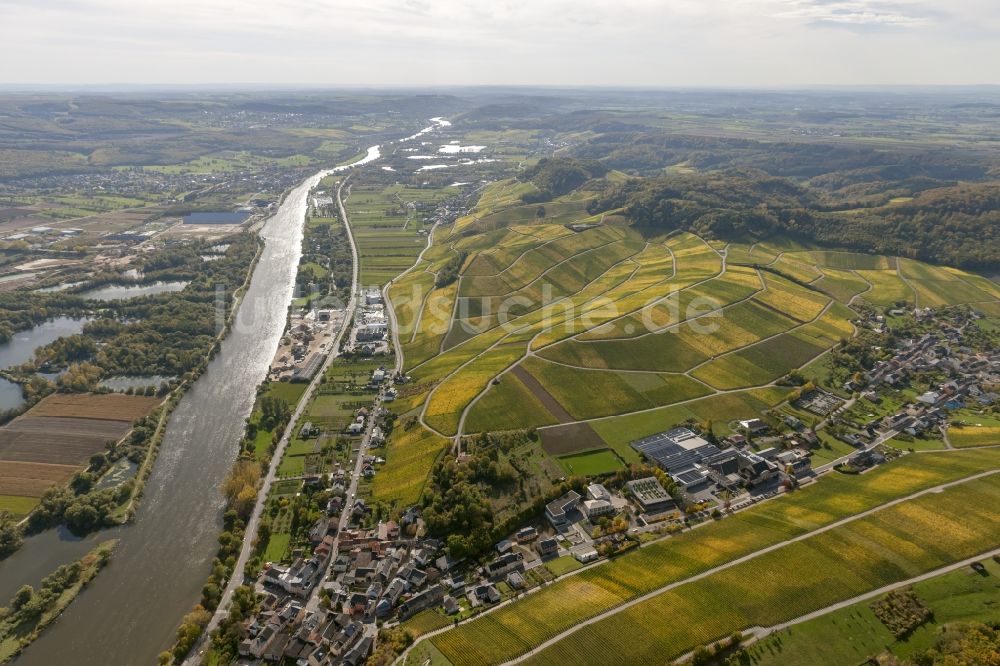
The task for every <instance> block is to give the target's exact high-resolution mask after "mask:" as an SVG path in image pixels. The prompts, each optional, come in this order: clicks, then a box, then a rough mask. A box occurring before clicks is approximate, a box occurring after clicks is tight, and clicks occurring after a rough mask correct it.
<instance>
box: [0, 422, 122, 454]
mask: <svg viewBox="0 0 1000 666" xmlns="http://www.w3.org/2000/svg"><path fill="white" fill-rule="evenodd" d="M130 428H131V425H130V423H129V422H127V421H108V420H100V419H77V418H65V419H61V418H53V417H33V416H22V417H20V418H17V419H14V420H13V421H12V422H11V423H9V424H8V425H7V426H6V427H5V428H2V429H0V461H8V460H11V461H14V460H16V461H21V462H41V463H48V464H54V465H82V464H84V463H86V462H87V458H89V457H90V455H91V454H92V453H94V452H96V451H103V450H104V444H105V442H108V441H109V440H111V441H117V440H119V439H121V438H122V437H123V436H124V435H125V433H127V432H128V431H129V429H130Z"/></svg>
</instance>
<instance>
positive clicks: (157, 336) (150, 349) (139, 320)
mask: <svg viewBox="0 0 1000 666" xmlns="http://www.w3.org/2000/svg"><path fill="white" fill-rule="evenodd" d="M227 242H229V243H230V247H229V249H228V250H227V251H226V254H225V255H224V256H223V257H222V258H221V259H219V260H217V261H211V262H203V261H202V260H201V258H200V254H199V250H200V248H198V247H194V246H187V247H178V248H167V249H164V250H161V251H160V252H157V253H156V254H154V255H153V256H152V257H150V258H149V259H147V260H146V261H145V262H144V265H143V271H144V272H143V275H144V281H147V282H149V281H156V280H164V279H171V280H190V283H189V284H188V285H187V286H186V287H185V288H184V290H183V291H180V292H175V293H165V294H157V295H153V296H146V297H142V298H134V299H128V300H122V301H108V302H106V303H100V304H94V303H91V304H90V305H91V310H92V311H93V312H94V313H96V315H97V317H96V318H95V319H94V320H93V321H90V322H88V323H87V324H86V325H85V326H84V328H83V332H82V333H80V334H78V335H71V336H66V337H62V338H59V339H58V340H56V341H55V342H53V343H52V344H50V345H48V346H46V347H43V348H41V349H39V350H38V351H37V352H36V358H35V361H34V363H33V366H34V367H46V368H49V369H65V368H72V369H74V371H75V372H74V373H71V374H74V375H82V376H83V379H82V380H80V381H82V383H83V384H85V385H86V384H90V383H91V381H90V379H89V377H90V375H95V376H94V377H93V379H94V381H96V380H97V379H99V378H100V376H101V375H103V376H114V375H128V376H144V375H150V374H159V375H164V376H180V375H182V374H184V373H185V372H188V371H190V370H192V369H193V368H194V367H196V366H197V365H198V363H199V362H200V361H201V360H202V359H204V357H205V355H206V353H207V352H208V350H209V349H210V348H211V346H212V344H213V343H214V339H215V336H216V335H217V334H218V333H219V326H220V324H221V321H224V319H225V316H226V315H227V314H228V312H229V311H230V309H231V308H232V307H233V305H234V304H235V301H234V291H235V290H236V289H237V288H238V287H239V286H240V285H241V284H242V283H243V281H244V279H245V277H246V274H247V270H248V269H249V268H250V265H251V263H252V262H253V258H254V256H255V255H256V253H257V239H256V238H255V237H254V236H251V235H249V234H244V235H239V236H235V237H233V238H231V239H229V240H228V241H227ZM14 293H17V294H22V296H23V298H24V299H26V303H28V304H29V305H28V306H27V308H26V309H30V302H31V299H32V298H35V297H37V296H36V295H35V294H31V293H28V292H14ZM75 298H76V300H70V301H68V302H69V303H71V304H75V303H77V302H79V301H80V300H81V299H80V297H79V296H77V297H75ZM220 303H223V304H224V305H225V311H224V312H219V311H217V309H218V305H219V304H220ZM74 307H75V305H74ZM59 314H63V312H62V311H60V312H59ZM84 364H86V365H84ZM89 368H95V369H96V371H94V372H86V371H87V370H88V369H89ZM76 380H79V377H70V378H67V380H66V381H68V382H70V383H71V384H74V383H78V382H77V381H76ZM68 388H79V389H84V388H86V386H82V387H77V386H68Z"/></svg>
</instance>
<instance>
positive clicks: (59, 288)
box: [35, 280, 87, 294]
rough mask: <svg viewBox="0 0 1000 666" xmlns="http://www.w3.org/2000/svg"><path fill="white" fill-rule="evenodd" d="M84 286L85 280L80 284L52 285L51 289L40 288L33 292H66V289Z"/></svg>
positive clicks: (64, 283)
mask: <svg viewBox="0 0 1000 666" xmlns="http://www.w3.org/2000/svg"><path fill="white" fill-rule="evenodd" d="M84 284H87V282H86V280H83V281H80V282H63V283H62V284H57V285H53V286H51V287H42V288H41V289H36V290H35V291H37V292H40V293H43V294H44V293H49V292H53V291H66V290H67V289H72V288H73V287H79V286H80V285H84Z"/></svg>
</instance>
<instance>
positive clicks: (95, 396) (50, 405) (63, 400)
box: [26, 393, 162, 423]
mask: <svg viewBox="0 0 1000 666" xmlns="http://www.w3.org/2000/svg"><path fill="white" fill-rule="evenodd" d="M161 400H162V399H161V398H147V397H145V396H139V395H122V394H121V393H104V394H99V393H54V394H52V395H50V396H48V397H47V398H45V399H44V400H42V401H41V402H40V403H38V404H37V405H35V406H34V407H32V408H31V409H30V410H29V411H28V412H27V414H26V416H58V417H72V418H77V419H104V420H108V421H127V422H129V423H132V422H133V421H135V420H136V419H139V418H141V417H143V416H145V415H146V414H149V413H150V412H151V411H153V410H154V409H156V406H157V405H159V404H160V402H161Z"/></svg>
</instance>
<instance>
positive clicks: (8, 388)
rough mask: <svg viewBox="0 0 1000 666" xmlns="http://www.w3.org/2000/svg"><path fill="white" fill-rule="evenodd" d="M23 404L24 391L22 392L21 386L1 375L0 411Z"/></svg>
mask: <svg viewBox="0 0 1000 666" xmlns="http://www.w3.org/2000/svg"><path fill="white" fill-rule="evenodd" d="M23 404H24V393H22V392H21V386H20V385H19V384H15V383H14V382H12V381H10V380H9V379H4V378H3V377H0V412H5V411H7V410H8V409H14V408H16V407H20V406H21V405H23Z"/></svg>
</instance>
